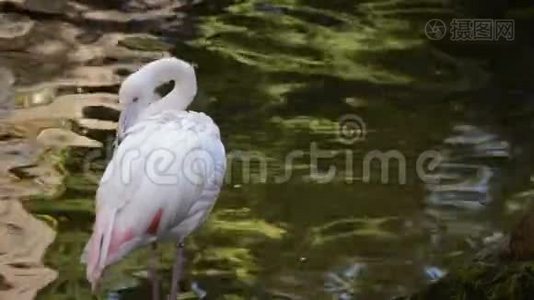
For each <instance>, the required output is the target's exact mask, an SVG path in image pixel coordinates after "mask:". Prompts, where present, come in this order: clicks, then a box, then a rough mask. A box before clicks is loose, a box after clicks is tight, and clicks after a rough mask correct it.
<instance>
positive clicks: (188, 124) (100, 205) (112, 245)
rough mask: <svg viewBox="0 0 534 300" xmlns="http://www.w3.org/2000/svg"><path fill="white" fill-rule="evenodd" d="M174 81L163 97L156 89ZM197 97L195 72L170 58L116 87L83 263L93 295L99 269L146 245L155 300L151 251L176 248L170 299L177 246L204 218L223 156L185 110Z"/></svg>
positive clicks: (204, 122)
mask: <svg viewBox="0 0 534 300" xmlns="http://www.w3.org/2000/svg"><path fill="white" fill-rule="evenodd" d="M171 80H172V81H174V88H173V90H172V91H171V92H170V93H169V94H167V95H166V96H165V97H163V98H161V99H159V98H160V97H159V96H158V95H157V94H156V93H155V88H156V87H158V86H159V85H161V84H163V83H165V82H168V81H171ZM196 92H197V84H196V76H195V71H194V69H193V67H191V65H189V64H187V63H186V62H184V61H182V60H179V59H176V58H163V59H159V60H157V61H154V62H151V63H149V64H147V65H145V66H144V67H142V68H141V69H140V70H139V71H137V72H135V73H133V74H131V75H130V76H129V77H128V78H126V80H125V81H124V82H123V83H122V85H121V88H120V91H119V101H120V103H121V104H122V105H123V106H124V110H123V112H122V113H121V117H120V120H119V130H118V140H120V144H119V145H118V147H117V149H116V151H115V153H114V155H113V158H112V160H111V162H110V163H109V164H108V166H107V168H106V171H105V172H104V176H103V177H102V179H101V181H100V185H99V187H98V191H97V194H96V221H95V224H94V227H93V234H92V236H91V238H90V239H89V241H88V243H87V245H86V247H85V251H84V255H83V258H82V260H83V261H84V262H86V264H87V279H88V280H89V281H90V282H91V285H92V288H93V291H94V290H95V288H96V286H97V283H98V281H99V279H100V277H101V275H102V273H103V271H104V269H105V268H106V267H107V266H109V265H111V264H113V263H115V262H117V261H119V260H121V259H122V258H123V257H125V256H126V255H127V254H128V253H130V252H131V251H133V250H134V249H137V248H139V247H142V246H145V245H148V244H152V245H153V247H152V249H153V250H152V259H151V263H150V276H151V277H152V280H153V289H152V293H153V295H152V296H153V298H154V299H158V298H159V290H158V282H157V276H156V266H155V264H156V259H155V257H156V256H155V255H156V252H155V245H156V243H157V242H160V241H174V242H176V245H177V251H176V259H175V263H174V266H173V276H172V277H173V278H172V284H171V293H170V297H171V298H170V299H173V300H174V299H176V297H177V293H178V281H179V278H180V272H181V268H182V266H181V265H182V260H183V259H182V256H183V253H182V251H183V241H184V239H185V237H187V236H188V235H189V234H190V233H191V232H192V231H193V230H195V229H196V228H197V227H198V226H199V225H200V224H202V223H203V222H204V221H205V219H206V218H207V216H208V214H209V212H210V210H211V208H212V207H213V205H214V203H215V201H216V199H217V196H218V194H219V191H220V188H221V185H222V182H223V178H224V172H225V168H226V158H225V150H224V146H223V144H222V142H221V139H220V134H219V128H218V127H217V125H216V124H215V123H214V122H213V121H212V119H211V118H210V117H208V116H207V115H205V114H203V113H197V112H193V111H186V108H187V107H188V106H189V104H190V103H191V102H192V101H193V98H194V96H195V95H196Z"/></svg>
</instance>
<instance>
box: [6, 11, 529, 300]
mask: <svg viewBox="0 0 534 300" xmlns="http://www.w3.org/2000/svg"><path fill="white" fill-rule="evenodd" d="M100 6H104V7H103V8H106V9H110V7H108V6H109V5H107V6H106V5H105V4H102V5H100ZM452 13H453V11H452V10H450V9H448V8H446V7H445V6H444V5H443V4H442V3H441V2H440V1H417V3H412V2H410V1H364V2H359V3H354V1H312V0H302V1H269V2H267V1H216V2H214V1H206V2H204V3H201V4H199V5H198V6H195V7H194V8H193V10H192V12H191V14H192V16H190V17H188V18H189V19H190V20H188V22H194V24H195V28H196V29H195V30H193V31H194V32H195V33H196V35H195V38H193V39H191V40H187V41H186V42H184V41H182V40H180V41H178V42H176V41H175V39H176V37H175V36H174V35H172V34H171V33H174V32H175V31H174V30H175V29H176V27H174V26H175V25H176V24H174V23H172V24H170V25H169V24H166V26H167V25H168V26H167V27H165V30H163V29H162V30H161V31H160V32H159V33H160V34H161V36H158V37H152V38H130V39H127V40H124V39H123V40H121V42H120V46H121V47H124V48H128V49H130V50H131V51H134V52H127V53H126V54H127V55H125V53H124V52H122V51H125V50H124V49H122V50H120V51H119V49H115V50H116V52H113V54H112V55H111V54H106V55H109V56H105V57H97V58H94V59H92V60H91V63H92V64H95V65H98V64H105V66H106V72H104V73H100V72H96V73H95V74H96V75H95V76H94V77H91V78H88V79H87V78H86V77H84V76H81V77H82V78H85V79H84V80H78V81H72V80H71V81H69V82H64V81H62V83H61V84H64V86H62V89H59V90H55V89H52V90H48V89H37V90H31V91H30V92H28V90H25V89H19V94H18V95H19V97H18V98H17V105H18V106H21V107H26V106H32V107H33V106H39V105H41V106H45V107H46V105H47V104H48V102H50V101H52V100H54V98H55V95H56V93H60V94H61V93H72V92H73V91H74V92H78V91H80V92H83V93H86V92H87V93H88V92H95V91H96V92H115V90H116V85H117V82H118V79H119V76H122V75H125V74H126V73H128V72H129V71H128V70H129V68H132V66H131V65H130V64H128V63H123V62H129V61H130V59H131V58H132V57H136V59H139V60H141V61H143V60H146V59H149V58H151V57H152V56H154V55H156V54H158V53H160V52H158V51H163V50H167V49H172V51H173V52H174V54H176V55H178V56H180V57H182V58H184V59H186V60H189V61H192V62H194V63H195V64H196V65H197V66H198V68H197V72H198V76H199V84H200V88H201V90H200V93H199V96H198V98H197V102H196V103H195V107H194V108H195V109H198V110H203V111H207V112H208V113H209V114H210V115H211V116H213V117H214V118H215V119H216V121H217V123H218V124H220V126H221V131H222V133H223V135H224V141H225V144H226V145H227V148H228V149H229V150H230V151H231V150H242V151H251V150H253V151H261V152H262V153H264V154H265V155H266V156H267V157H268V158H269V174H274V175H277V174H279V173H280V172H281V170H282V169H283V166H282V165H283V163H284V159H285V157H286V155H287V153H289V152H291V151H295V150H301V151H302V152H303V153H304V154H305V156H306V155H309V152H310V144H311V143H317V144H318V145H319V147H320V148H321V149H324V150H332V151H346V150H350V151H352V153H353V154H354V159H355V160H356V161H361V160H362V159H363V157H364V156H365V154H366V153H368V152H369V151H372V150H377V149H378V150H382V151H387V150H390V149H395V150H398V151H400V152H401V153H403V154H404V155H405V156H406V158H407V159H408V160H414V159H416V158H417V157H418V155H419V154H420V153H422V152H424V151H426V150H429V149H438V150H440V151H441V153H442V154H443V157H444V159H443V161H442V163H441V164H440V165H439V166H438V168H437V169H436V173H435V174H434V175H435V176H434V178H435V179H436V180H437V181H435V182H430V183H429V184H424V183H422V182H421V181H420V180H418V179H417V178H415V176H412V177H410V178H409V179H408V181H407V184H400V183H398V182H391V183H389V184H380V183H379V179H380V175H381V174H380V172H381V168H380V166H377V165H373V168H372V170H371V173H372V174H371V178H372V179H373V180H371V182H369V183H363V182H361V181H360V180H359V179H360V178H361V175H362V174H361V172H360V171H358V170H354V174H353V177H354V180H353V182H352V183H351V184H346V183H345V182H344V181H343V180H334V181H333V182H331V183H329V184H317V183H315V182H314V181H313V180H310V178H309V176H308V175H309V169H310V166H309V163H308V161H309V160H308V161H307V160H306V159H303V160H301V161H296V162H295V163H294V164H293V165H292V168H293V169H294V172H293V176H291V178H290V180H289V181H288V182H285V183H283V184H275V183H273V181H270V180H269V181H268V183H266V184H250V183H245V182H241V181H239V180H238V181H235V182H234V181H232V182H230V183H229V184H228V185H227V186H226V187H225V189H224V191H223V193H222V195H221V199H220V200H219V202H218V204H217V207H216V208H215V210H214V212H213V214H212V216H211V218H210V221H209V222H208V224H206V226H205V227H204V228H203V230H202V231H201V232H199V233H198V234H196V235H195V236H193V237H192V239H191V241H190V242H189V243H188V247H189V248H188V249H187V251H188V257H189V260H188V266H187V268H188V269H189V270H188V272H187V274H191V275H190V276H188V278H186V280H185V281H184V282H182V285H183V288H184V289H185V290H186V291H187V296H191V297H201V296H202V295H203V294H204V293H207V297H209V298H221V299H222V298H224V299H254V298H256V299H258V298H259V299H264V298H265V299H273V298H274V299H332V298H334V299H357V298H360V299H384V298H388V297H392V296H398V295H402V294H407V293H409V292H411V291H413V290H415V289H417V288H419V287H420V286H421V285H422V284H426V283H428V282H431V281H435V280H437V279H438V278H440V277H442V276H443V275H444V274H445V273H446V272H447V271H448V269H449V268H453V267H454V264H455V263H456V262H458V261H461V260H462V259H463V258H464V257H466V256H469V254H470V253H472V252H473V251H474V250H475V249H476V248H478V247H479V245H481V243H483V240H484V238H485V237H487V236H492V235H493V234H494V233H495V232H496V231H497V232H498V231H500V230H501V224H500V222H501V221H500V220H501V218H502V215H501V214H500V213H499V211H498V208H499V203H500V202H502V198H503V192H502V190H504V188H503V187H505V186H506V185H507V180H506V176H505V175H506V169H507V168H508V167H509V164H510V163H511V162H510V161H511V160H513V159H514V156H513V154H514V153H513V152H512V146H511V144H512V143H513V142H515V140H513V139H509V138H508V136H506V134H504V133H502V130H499V129H500V128H499V126H484V124H491V122H490V121H491V120H492V119H490V120H489V121H488V120H484V118H482V120H481V119H480V118H470V117H466V115H467V116H469V115H474V116H476V117H480V116H481V115H484V116H485V115H486V114H485V113H484V112H482V111H480V109H479V108H480V106H482V105H481V104H480V102H482V101H485V100H486V99H485V96H480V95H479V94H478V93H474V92H472V91H474V90H479V89H483V87H485V86H486V85H487V84H488V82H489V81H490V78H492V76H491V73H490V71H488V69H487V68H484V64H482V63H480V62H479V61H477V60H475V59H471V58H467V57H462V56H457V55H453V54H451V53H448V52H446V51H443V49H441V48H439V47H435V45H430V44H429V43H428V42H427V41H426V40H424V39H423V38H422V36H423V35H422V32H421V28H423V27H422V26H423V25H424V22H425V21H426V19H427V18H428V17H429V16H433V17H434V16H440V17H446V16H450V15H451V14H452ZM174 21H176V20H174ZM174 21H173V22H174ZM105 24H108V25H109V28H108V29H110V30H111V29H113V30H119V31H120V30H122V29H124V31H126V32H129V31H131V30H132V29H131V28H128V27H127V26H119V25H117V24H116V23H113V22H111V23H105ZM143 24H144V25H146V24H148V23H146V24H145V23H139V24H137V25H136V26H138V27H139V26H141V27H142V26H144V25H143ZM150 24H152V25H150V28H151V29H150V30H152V29H153V28H154V26H155V27H157V26H160V25H161V24H159V23H157V22H156V23H154V24H153V23H150ZM158 24H159V25H158ZM71 25H72V24H71ZM73 26H74V25H73ZM146 26H148V25H146ZM161 26H162V25H161ZM125 27H126V29H125ZM132 28H136V27H135V26H134V27H132ZM147 28H148V27H147ZM101 29H102V30H103V31H106V27H105V26H101ZM167 29H168V30H167ZM147 30H148V29H147ZM82 31H83V30H82ZM84 32H85V31H84ZM85 33H86V34H87V35H85V36H86V37H87V38H84V39H83V41H84V42H83V44H84V45H91V44H92V43H93V42H97V41H99V39H98V37H99V34H97V35H96V37H97V38H95V36H94V34H93V35H91V32H89V33H87V32H85ZM78 36H80V35H78ZM81 36H82V37H83V36H84V35H81ZM106 45H107V44H106ZM108 46H109V45H108ZM114 46H115V45H114ZM132 49H133V50H132ZM143 51H145V52H143ZM141 52H143V53H145V54H143V55H141V54H139V53H141ZM118 53H121V54H120V55H119V54H118ZM134 54H135V55H134ZM137 55H139V56H137ZM158 55H159V54H158ZM12 57H13V55H11V54H10V55H8V56H7V58H4V59H6V60H7V61H9V62H10V65H13V66H15V67H17V66H19V65H21V67H20V68H17V73H18V74H25V72H21V70H22V71H24V70H25V68H26V67H25V66H24V64H23V63H22V62H21V60H20V59H14V58H12ZM139 57H142V58H139ZM118 62H120V64H119V63H118ZM14 69H15V68H14ZM20 69H21V70H20ZM39 70H42V69H39ZM84 70H85V71H87V69H84ZM40 72H41V71H40ZM40 72H36V73H35V74H33V75H32V76H29V75H28V76H22V77H24V79H25V80H28V81H29V82H35V81H37V82H41V81H49V80H52V79H51V78H49V77H46V76H43V75H39V74H40ZM26 73H27V72H26ZM36 74H37V75H36ZM54 74H55V73H54ZM76 74H79V73H76ZM84 74H85V73H84ZM99 74H100V75H102V74H104V75H105V76H104V78H112V79H113V80H111V81H112V82H108V81H106V84H105V85H104V86H100V84H101V83H102V82H103V81H102V80H100V79H99V78H100V76H99ZM110 74H112V76H111V75H110ZM82 75H83V74H82ZM85 75H87V74H85ZM97 75H98V76H97ZM108 76H111V77H108ZM35 77H38V78H37V79H38V80H36V78H35ZM95 78H96V79H95ZM30 79H31V80H30ZM54 80H55V79H54ZM95 80H96V83H95ZM54 82H55V84H57V81H54ZM37 87H39V86H37ZM458 95H464V97H465V98H468V100H464V101H453V100H450V99H451V98H453V99H456V98H457V97H458ZM465 95H468V96H465ZM69 97H70V96H69ZM81 97H83V98H86V96H84V95H79V97H78V98H75V97H70V98H69V99H71V100H73V101H74V100H76V99H78V100H76V101H79V98H81ZM477 99H479V100H480V101H478V100H477ZM95 101H96V100H95ZM466 102H467V103H468V104H469V103H471V105H472V106H469V105H465V103H466ZM472 102H478V103H474V104H473V103H472ZM55 103H56V104H57V101H55ZM93 104H94V103H93ZM105 106H106V105H104V104H102V103H100V104H94V105H92V106H91V107H93V108H92V109H84V110H83V111H82V114H83V115H84V117H85V118H89V119H100V120H107V121H109V120H113V119H116V111H115V112H110V111H108V110H106V109H105ZM518 106H519V107H520V108H519V109H518V110H520V111H521V108H522V107H524V106H521V105H518ZM106 107H107V106H106ZM531 112H532V111H530V113H529V112H528V111H527V112H526V113H525V112H523V113H524V114H525V117H524V119H530V116H531ZM508 113H509V112H505V111H504V110H503V111H501V112H500V114H501V115H502V116H503V118H505V117H506V116H507V114H508ZM346 114H357V115H358V116H360V117H361V118H362V120H363V121H364V122H365V123H366V125H367V128H368V134H367V136H366V137H365V141H362V142H358V143H352V144H344V143H341V142H340V141H339V139H338V136H337V131H336V130H337V128H336V125H337V121H338V120H339V118H340V117H341V116H343V115H346ZM525 122H526V121H525ZM86 123H87V122H86ZM455 124H463V125H459V126H458V125H455ZM475 124H476V125H475ZM481 124H482V125H481ZM82 125H83V124H82ZM106 128H107V127H106ZM82 129H83V128H82ZM82 129H79V132H80V133H81V132H82V131H83V130H82ZM97 129H99V128H93V130H92V131H91V133H92V134H91V133H89V134H88V133H87V132H85V135H88V136H90V137H91V138H94V139H97V140H99V141H101V142H104V143H105V142H106V137H107V136H108V135H109V134H110V133H111V134H112V130H110V129H109V128H108V129H106V130H103V131H97ZM100 129H102V128H100ZM73 130H75V131H76V130H78V129H76V127H75V126H74V127H73ZM95 132H96V133H98V134H96V133H95ZM527 149H528V148H527ZM85 154H86V152H84V151H81V150H80V151H79V152H78V151H75V152H73V153H71V156H69V157H68V159H67V161H66V165H67V168H68V169H69V172H70V175H69V177H68V178H67V181H66V185H67V187H66V191H65V193H64V194H63V196H62V197H61V198H60V199H53V200H50V199H35V200H34V201H31V202H30V203H28V205H27V207H28V208H29V209H31V210H32V212H34V213H35V214H40V215H45V216H48V217H49V218H51V219H52V220H54V221H55V222H57V228H56V229H57V231H58V236H57V239H56V241H55V243H54V244H53V245H52V247H51V248H50V250H49V251H48V254H47V257H46V260H47V263H48V264H49V265H51V266H53V267H54V268H56V269H57V270H58V271H59V278H58V280H56V281H54V282H53V283H52V284H51V285H50V286H49V287H48V288H47V289H45V290H44V291H43V292H42V293H41V294H40V295H39V298H41V299H62V298H65V299H68V298H75V299H88V298H90V291H89V287H88V285H87V283H86V281H85V275H84V271H83V266H82V265H80V264H79V262H78V258H79V254H80V253H81V250H82V247H83V244H84V242H85V240H86V239H87V237H88V234H89V231H90V226H91V221H92V218H93V208H92V207H93V202H92V197H93V193H94V190H95V188H96V186H95V182H93V181H91V180H88V178H86V177H85V176H84V174H81V171H82V170H81V169H80V166H79V163H80V159H81V158H83V156H84V155H85ZM344 163H345V161H344V159H343V157H340V156H337V157H332V158H329V159H325V160H323V161H321V164H320V166H319V168H321V169H326V168H328V167H329V166H336V167H338V168H340V169H343V168H344ZM103 165H104V162H103V161H97V162H95V163H94V164H93V165H92V168H91V169H90V171H91V172H93V173H94V174H92V175H94V176H96V177H98V176H99V174H100V172H101V171H102V167H103ZM238 167H239V166H238ZM408 169H409V170H408V171H409V173H410V174H414V173H415V170H414V166H413V165H411V166H409V167H408ZM236 172H238V171H236ZM85 175H86V174H85ZM237 175H239V174H237ZM343 175H345V174H340V175H339V177H342V176H343ZM307 176H308V177H307ZM236 178H239V176H236ZM472 208H476V209H472ZM172 253H173V252H172V251H171V250H170V249H167V248H165V247H164V248H162V249H161V255H162V259H161V261H162V263H161V268H160V271H161V273H162V274H163V275H164V278H165V279H168V278H170V276H169V275H170V269H169V268H170V265H171V264H170V262H171V259H172V257H171V256H172ZM105 282H106V285H105V286H104V291H103V292H102V294H106V295H107V298H108V299H132V298H140V299H142V298H146V297H148V295H149V293H150V290H149V284H148V282H147V280H146V253H145V252H144V251H140V252H138V253H136V254H135V255H133V256H132V257H130V258H129V259H127V260H126V261H125V262H124V263H122V264H120V265H118V266H116V267H115V268H113V270H112V271H111V272H109V274H108V276H107V278H106V280H105ZM163 285H164V286H163V288H165V289H167V288H168V282H166V281H164V282H163Z"/></svg>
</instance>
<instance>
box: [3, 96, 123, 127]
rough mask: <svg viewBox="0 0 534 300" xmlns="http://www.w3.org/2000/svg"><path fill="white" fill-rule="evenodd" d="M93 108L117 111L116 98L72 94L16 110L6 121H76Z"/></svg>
mask: <svg viewBox="0 0 534 300" xmlns="http://www.w3.org/2000/svg"><path fill="white" fill-rule="evenodd" d="M93 106H103V107H106V108H109V109H110V110H116V111H118V110H119V109H120V108H119V104H118V100H117V96H116V95H114V94H107V93H95V94H72V95H65V96H60V97H58V98H56V100H55V101H54V102H52V103H50V104H49V105H45V106H36V107H30V108H26V109H18V110H16V111H15V112H14V113H13V114H12V115H11V117H10V118H9V119H8V120H9V121H11V122H21V121H28V120H39V119H47V120H49V121H51V120H54V119H56V120H57V119H78V118H84V117H86V116H85V115H84V109H86V108H87V107H93Z"/></svg>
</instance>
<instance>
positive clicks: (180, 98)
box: [140, 58, 197, 115]
mask: <svg viewBox="0 0 534 300" xmlns="http://www.w3.org/2000/svg"><path fill="white" fill-rule="evenodd" d="M140 72H142V74H143V76H146V78H147V81H148V82H149V83H150V86H151V88H152V91H153V90H154V89H155V88H156V87H158V86H159V85H161V84H163V83H166V82H169V81H171V80H172V81H174V88H173V89H172V91H171V92H170V93H168V94H167V95H166V96H164V97H163V98H161V99H160V100H158V101H156V102H154V103H152V104H150V106H149V107H148V108H147V114H148V115H152V114H155V113H159V112H162V111H164V110H186V109H187V107H188V106H189V104H191V102H192V101H193V98H194V97H195V95H196V93H197V79H196V76H195V70H194V69H193V67H192V66H191V65H190V64H188V63H186V62H184V61H182V60H179V59H177V58H163V59H160V60H157V61H154V62H152V63H149V64H148V65H146V66H145V67H143V68H142V69H141V70H140Z"/></svg>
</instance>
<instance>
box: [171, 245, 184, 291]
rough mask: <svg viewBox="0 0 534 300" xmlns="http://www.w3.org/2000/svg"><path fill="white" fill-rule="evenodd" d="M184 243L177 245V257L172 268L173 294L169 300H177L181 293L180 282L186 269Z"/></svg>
mask: <svg viewBox="0 0 534 300" xmlns="http://www.w3.org/2000/svg"><path fill="white" fill-rule="evenodd" d="M183 252H184V243H183V242H179V243H178V244H176V257H175V258H174V266H173V268H172V284H171V294H170V296H169V300H176V299H177V297H178V292H179V290H178V289H179V286H178V284H179V282H180V277H181V273H182V269H183V267H184V253H183Z"/></svg>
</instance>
